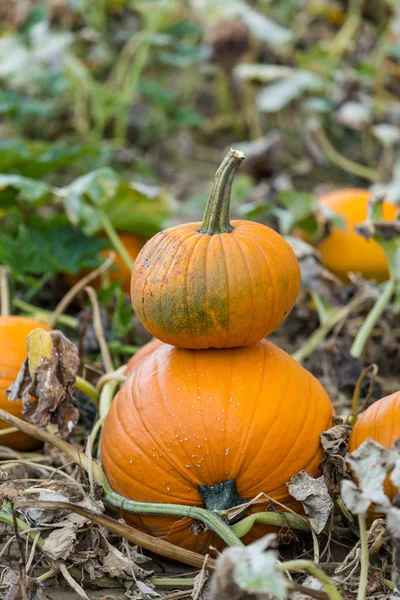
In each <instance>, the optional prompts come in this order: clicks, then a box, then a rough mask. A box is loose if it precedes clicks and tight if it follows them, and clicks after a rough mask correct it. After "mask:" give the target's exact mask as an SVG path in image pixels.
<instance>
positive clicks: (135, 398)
mask: <svg viewBox="0 0 400 600" xmlns="http://www.w3.org/2000/svg"><path fill="white" fill-rule="evenodd" d="M332 414H333V408H332V405H331V403H330V401H329V399H328V396H327V394H326V392H325V391H324V389H323V388H322V386H321V384H320V383H319V382H318V381H317V380H316V379H315V378H314V377H313V376H312V375H311V374H310V373H309V372H308V371H306V370H305V369H304V368H303V367H302V366H301V365H300V364H299V363H297V362H296V361H295V360H294V359H292V358H291V357H290V356H289V355H288V354H286V353H285V352H284V351H283V350H280V349H279V348H278V347H277V346H274V345H273V344H272V343H270V342H268V341H267V340H262V341H261V342H258V343H257V344H254V345H252V346H247V347H245V348H234V349H209V350H185V349H180V348H173V347H172V346H169V345H167V344H161V345H160V346H159V347H158V348H156V349H155V350H154V351H153V352H152V353H151V354H149V355H148V356H147V358H146V359H145V360H143V362H142V363H141V364H140V365H139V366H137V368H136V369H135V371H134V372H133V374H132V375H131V377H130V378H129V379H128V381H127V382H126V383H125V384H124V386H123V387H122V388H121V390H120V391H119V393H118V394H117V396H116V397H115V399H114V401H113V403H112V406H111V409H110V412H109V414H108V415H107V418H106V421H105V424H104V430H103V436H102V464H103V468H104V470H105V473H106V476H107V479H108V481H109V483H110V485H111V487H112V488H113V489H114V490H115V491H116V492H118V493H119V494H121V495H123V496H125V497H127V498H131V499H133V500H136V501H141V502H159V503H160V502H167V503H177V504H185V505H192V506H202V505H204V504H206V505H208V506H210V503H211V504H212V503H213V501H215V496H216V494H215V491H216V490H218V491H219V492H220V493H221V484H222V487H223V489H224V490H225V489H226V490H229V491H230V492H232V493H230V494H228V493H227V495H230V496H231V500H232V503H233V504H237V503H238V502H239V497H240V498H242V499H244V498H247V499H252V498H254V497H255V496H256V495H257V494H259V493H260V492H265V493H267V494H269V495H270V496H272V497H273V498H275V499H276V500H278V501H279V502H281V503H284V504H286V505H289V506H292V507H293V506H296V504H295V503H294V501H293V498H291V497H290V496H289V493H288V490H287V487H286V485H285V484H286V482H287V481H289V479H290V478H291V477H292V475H294V474H295V473H297V472H298V471H300V470H302V469H307V470H308V471H309V472H310V473H311V474H312V475H316V474H317V473H318V463H319V462H320V460H321V458H322V452H321V448H320V440H319V436H320V433H321V432H322V431H324V430H326V429H328V428H329V427H331V425H332ZM216 484H218V485H217V486H216ZM213 486H216V487H215V488H213ZM232 486H235V487H236V492H237V495H235V494H233V491H232ZM219 508H220V509H224V508H228V505H221V506H219ZM263 509H264V507H263V506H261V507H260V506H258V507H256V508H255V510H263ZM125 518H126V519H127V520H128V521H129V522H131V523H134V524H135V525H136V526H138V527H141V528H143V529H145V530H146V531H148V532H151V533H152V534H153V535H154V536H160V537H163V538H164V537H165V539H167V540H168V541H170V542H172V543H175V544H178V545H180V546H182V547H185V548H189V549H192V550H196V551H198V552H204V551H206V550H207V548H208V546H209V544H210V543H211V542H212V543H215V542H216V540H215V538H214V537H213V534H212V533H211V532H210V531H208V530H207V531H203V532H202V533H201V534H199V535H195V534H194V533H193V532H192V530H191V525H192V521H190V520H188V519H184V520H182V519H181V520H177V519H176V517H154V516H146V517H139V516H134V515H132V514H126V515H125ZM253 533H254V532H253ZM263 533H265V527H263V526H259V527H258V531H257V534H259V535H262V534H263Z"/></svg>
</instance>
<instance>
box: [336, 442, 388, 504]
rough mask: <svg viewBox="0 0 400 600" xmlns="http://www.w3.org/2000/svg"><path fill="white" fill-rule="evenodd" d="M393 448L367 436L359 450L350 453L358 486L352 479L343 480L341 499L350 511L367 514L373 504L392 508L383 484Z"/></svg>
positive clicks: (349, 460) (349, 459) (350, 460)
mask: <svg viewBox="0 0 400 600" xmlns="http://www.w3.org/2000/svg"><path fill="white" fill-rule="evenodd" d="M389 456H390V450H387V449H386V448H384V447H383V446H381V445H380V444H378V443H377V442H375V441H373V440H371V439H368V440H366V441H365V442H364V443H363V444H361V446H360V447H359V448H357V450H355V451H354V452H352V453H351V454H349V455H348V456H347V462H348V463H349V465H350V466H351V468H352V470H353V472H354V474H355V476H356V478H357V482H358V485H356V484H355V483H354V482H352V481H348V480H344V481H342V498H343V502H344V503H345V504H346V506H347V508H348V509H349V510H350V512H352V513H355V514H364V515H365V514H366V513H367V510H368V508H369V506H370V505H371V504H373V503H375V504H378V505H379V506H380V507H386V508H389V507H390V501H389V499H388V497H387V496H386V494H385V492H384V489H383V484H384V481H385V479H386V475H387V472H388V469H389V465H388V464H387V460H388V458H389Z"/></svg>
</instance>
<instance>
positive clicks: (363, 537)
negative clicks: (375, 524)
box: [357, 515, 369, 600]
mask: <svg viewBox="0 0 400 600" xmlns="http://www.w3.org/2000/svg"><path fill="white" fill-rule="evenodd" d="M358 526H359V528H360V542H361V573H360V581H359V583H358V593H357V600H364V599H365V593H366V591H367V584H368V567H369V556H368V538H367V525H366V521H365V517H364V515H358Z"/></svg>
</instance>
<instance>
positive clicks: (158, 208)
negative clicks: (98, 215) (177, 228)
mask: <svg viewBox="0 0 400 600" xmlns="http://www.w3.org/2000/svg"><path fill="white" fill-rule="evenodd" d="M172 207H173V204H172V199H171V197H170V196H169V194H168V193H167V192H166V191H163V190H161V189H160V188H158V187H155V186H148V185H144V184H140V183H135V182H127V181H122V182H121V183H120V185H119V187H118V191H117V193H116V195H115V196H114V197H113V198H111V199H110V200H109V201H108V202H106V204H105V205H104V210H105V212H106V213H107V216H108V217H109V218H110V220H111V223H112V224H113V225H114V227H115V229H116V230H117V231H131V232H132V233H136V234H138V235H141V236H143V237H151V236H153V235H155V234H156V233H157V232H158V231H160V229H161V228H162V227H163V222H164V220H165V219H166V218H167V217H168V216H169V215H170V214H171V211H172ZM99 230H100V224H99V225H98V227H92V228H88V229H87V232H88V233H95V232H97V231H99Z"/></svg>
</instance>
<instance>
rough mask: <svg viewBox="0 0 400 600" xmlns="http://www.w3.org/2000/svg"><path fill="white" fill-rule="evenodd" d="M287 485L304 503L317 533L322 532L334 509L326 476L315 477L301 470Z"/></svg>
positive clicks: (291, 493) (294, 496) (292, 493)
mask: <svg viewBox="0 0 400 600" xmlns="http://www.w3.org/2000/svg"><path fill="white" fill-rule="evenodd" d="M286 485H287V487H288V489H289V493H290V495H291V496H293V498H295V499H296V500H300V502H301V503H302V504H303V506H304V511H305V513H306V515H307V516H308V517H309V519H310V523H311V526H312V528H313V529H314V531H315V533H317V534H319V533H321V531H322V530H323V529H324V527H325V525H326V523H327V522H328V519H329V517H330V515H331V514H332V511H333V501H332V498H331V497H330V495H329V491H328V488H327V487H326V485H325V482H324V478H323V477H318V478H317V479H314V478H313V477H312V476H311V475H310V474H309V473H307V471H300V473H296V475H293V477H292V478H291V479H290V481H289V482H288V483H287V484H286Z"/></svg>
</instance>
